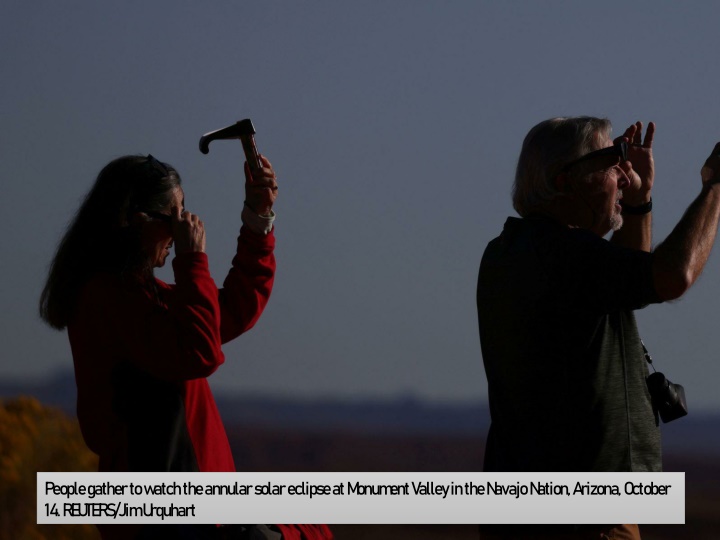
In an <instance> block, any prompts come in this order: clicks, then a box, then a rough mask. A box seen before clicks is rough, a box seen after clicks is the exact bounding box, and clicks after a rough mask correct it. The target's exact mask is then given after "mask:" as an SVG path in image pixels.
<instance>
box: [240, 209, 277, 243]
mask: <svg viewBox="0 0 720 540" xmlns="http://www.w3.org/2000/svg"><path fill="white" fill-rule="evenodd" d="M240 219H242V222H243V225H246V226H247V227H248V228H249V229H250V230H251V231H253V232H254V233H257V234H262V235H266V234H268V233H269V232H270V231H271V230H272V228H273V222H274V221H275V212H273V211H272V210H271V211H270V215H269V216H261V215H258V214H256V213H255V212H253V211H252V210H251V209H250V207H249V206H248V205H247V204H246V205H244V206H243V209H242V214H241V215H240Z"/></svg>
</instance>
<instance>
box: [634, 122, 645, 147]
mask: <svg viewBox="0 0 720 540" xmlns="http://www.w3.org/2000/svg"><path fill="white" fill-rule="evenodd" d="M642 128H643V124H642V122H640V121H638V122H635V133H634V134H633V135H634V136H633V141H632V142H633V144H635V145H637V146H641V145H642Z"/></svg>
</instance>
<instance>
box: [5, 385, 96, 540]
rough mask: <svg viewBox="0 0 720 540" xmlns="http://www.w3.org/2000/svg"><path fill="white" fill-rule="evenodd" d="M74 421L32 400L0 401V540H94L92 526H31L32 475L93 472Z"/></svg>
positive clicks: (93, 464) (33, 514)
mask: <svg viewBox="0 0 720 540" xmlns="http://www.w3.org/2000/svg"><path fill="white" fill-rule="evenodd" d="M96 470H97V457H96V456H95V454H93V453H92V452H90V450H88V449H87V447H86V446H85V443H84V442H83V439H82V435H81V434H80V428H79V426H78V423H77V420H75V419H71V418H69V417H68V416H66V415H65V414H63V413H62V412H61V411H59V410H57V409H53V408H50V407H45V406H43V405H42V404H41V403H39V402H38V401H37V400H36V399H33V398H28V397H21V398H18V399H13V400H7V401H2V400H0V540H25V539H27V540H60V539H63V540H64V539H67V540H71V539H72V540H90V539H92V540H96V539H97V538H99V535H98V533H97V531H96V529H95V527H94V526H92V525H37V524H36V522H37V516H36V508H37V503H36V493H35V490H36V483H37V479H36V473H37V472H38V471H43V472H63V471H67V472H74V471H96Z"/></svg>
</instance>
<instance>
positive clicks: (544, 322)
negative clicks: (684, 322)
mask: <svg viewBox="0 0 720 540" xmlns="http://www.w3.org/2000/svg"><path fill="white" fill-rule="evenodd" d="M610 128H611V126H610V122H609V121H607V120H603V119H599V118H591V117H578V118H555V119H551V120H547V121H545V122H541V123H540V124H538V125H537V126H535V127H534V128H533V129H532V130H531V131H530V132H529V133H528V135H527V136H526V138H525V141H524V143H523V147H522V151H521V154H520V158H519V160H518V166H517V172H516V177H515V185H514V189H513V204H514V207H515V209H516V210H517V211H518V213H519V214H520V216H522V218H521V219H518V218H508V220H507V222H506V223H505V227H504V229H503V232H502V234H501V235H500V236H499V237H498V238H496V239H495V240H493V241H492V242H490V244H489V245H488V247H487V249H486V250H485V253H484V255H483V259H482V263H481V265H480V276H479V280H478V290H477V304H478V320H479V327H480V340H481V345H482V353H483V362H484V365H485V372H486V375H487V379H488V387H489V398H490V413H491V418H492V424H491V427H490V433H489V435H488V440H487V447H486V452H485V470H486V471H514V472H519V471H536V472H542V471H660V470H661V456H660V450H661V449H660V433H659V428H658V421H657V412H656V411H654V410H653V406H652V403H651V399H650V395H649V392H648V389H647V385H646V382H645V378H646V376H647V374H648V369H647V365H646V361H645V359H644V354H643V348H642V344H641V342H640V337H639V335H638V330H637V326H636V323H635V318H634V316H633V310H635V309H640V308H642V307H644V306H646V305H647V304H650V303H657V302H662V301H665V300H671V299H674V298H678V297H679V296H681V295H682V294H683V293H684V292H685V291H686V290H687V289H688V288H689V287H690V286H691V285H692V284H693V283H694V282H695V280H696V279H697V278H698V276H699V275H700V273H701V271H702V269H703V267H704V265H705V263H706V261H707V259H708V256H709V254H710V249H711V247H712V244H713V241H714V239H715V234H716V231H717V226H718V219H719V217H720V186H718V182H720V155H718V154H720V143H719V144H718V145H717V146H716V147H715V150H714V151H713V155H712V156H711V157H710V158H708V161H707V162H706V166H707V167H706V168H703V185H702V191H701V193H700V195H699V196H698V197H697V199H695V201H694V202H693V203H692V204H691V206H690V208H689V209H688V211H687V212H686V213H685V215H684V216H683V218H682V219H681V220H680V222H679V223H678V225H677V226H676V227H675V229H674V230H673V232H672V233H671V234H670V235H669V236H668V238H667V239H666V240H665V242H663V243H662V244H661V245H659V246H658V247H657V248H656V249H655V250H654V251H652V252H651V219H652V218H651V215H652V214H651V210H652V199H651V190H652V185H653V179H654V165H653V158H652V142H653V136H654V134H655V126H654V124H652V123H650V124H649V125H648V128H647V131H646V133H645V137H644V140H643V137H642V130H643V126H642V123H640V122H638V123H637V124H634V125H632V126H630V127H629V128H628V129H627V130H626V131H625V133H624V134H623V136H622V137H620V138H618V139H616V140H615V141H613V140H612V139H611V138H610ZM715 171H717V172H715ZM610 231H613V234H612V238H611V240H610V241H607V240H605V239H603V237H604V236H605V235H607V234H608V233H609V232H610ZM620 537H622V536H620Z"/></svg>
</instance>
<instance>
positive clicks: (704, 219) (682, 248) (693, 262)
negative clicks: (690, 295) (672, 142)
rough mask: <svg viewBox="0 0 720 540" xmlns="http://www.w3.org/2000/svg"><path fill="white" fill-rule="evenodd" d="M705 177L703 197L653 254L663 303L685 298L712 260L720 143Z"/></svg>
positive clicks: (719, 211) (719, 209) (718, 215)
mask: <svg viewBox="0 0 720 540" xmlns="http://www.w3.org/2000/svg"><path fill="white" fill-rule="evenodd" d="M701 176H702V182H703V187H702V191H701V192H700V195H699V196H698V197H697V198H696V199H695V200H694V201H693V202H692V204H691V205H690V207H689V208H688V209H687V211H686V212H685V214H684V215H683V217H682V218H681V219H680V222H679V223H678V224H677V225H676V226H675V228H674V229H673V231H672V232H671V233H670V235H669V236H668V237H667V239H666V240H665V241H664V242H663V243H662V244H660V245H659V246H658V247H657V248H656V249H655V251H654V253H653V279H654V283H655V290H656V291H657V293H658V295H659V296H660V298H662V299H663V300H672V299H675V298H679V297H680V296H682V295H683V294H684V293H685V291H687V290H688V289H689V288H690V287H691V286H692V284H693V283H695V281H696V280H697V278H698V277H699V276H700V274H701V273H702V270H703V268H704V267H705V263H707V260H708V257H709V256H710V251H711V249H712V246H713V243H714V242H715V235H716V234H717V228H718V220H720V186H719V185H718V184H719V183H720V143H717V144H716V145H715V148H714V149H713V151H712V154H711V155H710V157H709V158H708V159H707V160H706V161H705V165H704V166H703V169H702V172H701Z"/></svg>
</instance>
